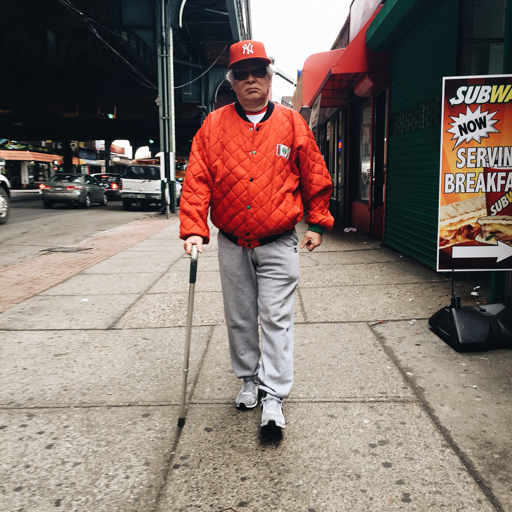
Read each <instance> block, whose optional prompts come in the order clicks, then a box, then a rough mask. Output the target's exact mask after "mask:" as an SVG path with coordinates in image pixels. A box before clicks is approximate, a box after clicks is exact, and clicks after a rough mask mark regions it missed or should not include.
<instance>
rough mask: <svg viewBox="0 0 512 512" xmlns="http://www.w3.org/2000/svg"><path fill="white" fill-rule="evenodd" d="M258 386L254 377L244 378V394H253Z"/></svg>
mask: <svg viewBox="0 0 512 512" xmlns="http://www.w3.org/2000/svg"><path fill="white" fill-rule="evenodd" d="M257 385H258V381H257V380H256V379H255V378H254V377H244V387H243V389H242V393H252V392H253V391H254V388H255V387H256V386H257Z"/></svg>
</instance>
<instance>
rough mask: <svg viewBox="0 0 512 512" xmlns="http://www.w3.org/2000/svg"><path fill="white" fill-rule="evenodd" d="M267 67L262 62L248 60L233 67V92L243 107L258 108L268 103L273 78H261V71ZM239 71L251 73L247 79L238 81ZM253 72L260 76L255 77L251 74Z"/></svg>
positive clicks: (265, 76)
mask: <svg viewBox="0 0 512 512" xmlns="http://www.w3.org/2000/svg"><path fill="white" fill-rule="evenodd" d="M265 66H266V65H265V62H263V61H261V60H257V59H248V60H244V61H242V62H240V63H238V64H236V65H235V66H234V67H233V72H234V74H235V81H234V84H233V90H234V91H235V94H236V97H237V99H238V101H239V102H240V104H241V105H242V107H245V108H251V107H257V106H259V105H260V104H261V105H263V104H264V103H265V102H266V100H267V98H268V93H269V91H270V85H271V84H272V78H270V77H268V76H267V75H266V74H265V75H264V76H263V77H261V74H262V73H261V69H262V68H265ZM237 71H240V72H249V75H248V76H247V77H246V78H243V79H241V80H237V79H236V75H237ZM253 71H254V73H255V74H256V75H258V76H256V77H255V76H253V75H252V73H251V72H253Z"/></svg>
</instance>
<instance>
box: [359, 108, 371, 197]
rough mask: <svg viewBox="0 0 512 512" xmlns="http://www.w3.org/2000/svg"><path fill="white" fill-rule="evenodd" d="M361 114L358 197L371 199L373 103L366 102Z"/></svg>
mask: <svg viewBox="0 0 512 512" xmlns="http://www.w3.org/2000/svg"><path fill="white" fill-rule="evenodd" d="M360 112H361V114H360V116H361V117H360V133H359V166H358V167H359V169H358V170H359V176H358V178H359V183H358V190H357V199H359V200H361V201H369V199H370V173H371V160H370V159H371V131H372V104H371V102H368V103H366V104H365V105H364V106H363V107H362V109H361V111H360Z"/></svg>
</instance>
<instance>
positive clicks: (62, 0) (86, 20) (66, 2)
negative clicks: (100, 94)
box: [59, 0, 158, 89]
mask: <svg viewBox="0 0 512 512" xmlns="http://www.w3.org/2000/svg"><path fill="white" fill-rule="evenodd" d="M59 2H60V3H61V4H62V5H63V6H64V7H66V8H67V9H68V10H70V11H71V12H73V13H74V14H75V16H77V17H79V18H80V19H81V21H82V22H83V23H85V24H86V25H87V26H88V27H89V29H90V30H91V32H92V33H93V34H94V35H95V36H96V37H97V38H98V39H99V40H100V41H101V42H102V43H103V44H104V45H105V46H106V47H107V48H108V49H109V50H110V51H111V52H112V54H113V57H114V59H115V60H116V61H117V62H118V63H119V64H120V65H121V67H123V68H124V70H125V71H126V73H128V74H129V75H130V76H131V77H132V78H133V79H134V80H135V81H137V82H138V83H139V84H141V85H143V86H144V87H148V88H150V89H158V87H157V86H156V85H155V84H153V83H152V82H151V81H150V80H149V79H148V78H147V77H145V76H144V75H143V74H142V73H141V72H140V71H139V70H138V69H137V68H135V66H133V65H132V64H131V62H129V61H128V60H127V59H125V58H124V57H123V56H122V55H121V54H120V53H119V52H118V51H117V50H116V49H115V48H114V47H113V46H111V45H110V44H109V43H108V42H107V41H106V40H105V39H104V38H103V37H102V35H101V34H100V33H99V32H98V31H97V30H96V28H95V27H94V26H93V25H92V23H95V24H97V25H98V26H100V27H102V28H104V29H105V30H108V31H109V32H112V33H114V34H115V32H113V31H112V30H110V29H107V28H106V27H103V26H102V25H100V24H99V23H97V22H96V21H94V20H93V19H92V18H89V17H88V16H86V15H85V14H84V13H83V12H81V11H80V10H79V9H78V8H77V7H76V6H75V5H73V4H72V3H71V2H70V0H59ZM116 35H118V36H119V37H122V36H120V35H119V34H116ZM124 65H127V66H128V67H129V69H126V67H124ZM133 73H135V75H134V74H133ZM140 79H142V81H141V80H140Z"/></svg>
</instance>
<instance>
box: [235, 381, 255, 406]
mask: <svg viewBox="0 0 512 512" xmlns="http://www.w3.org/2000/svg"><path fill="white" fill-rule="evenodd" d="M258 384H259V381H258V377H256V376H253V377H244V386H243V388H242V390H241V391H240V393H238V396H237V397H236V403H235V405H236V407H237V409H252V408H254V407H256V406H257V405H258V401H259V387H258Z"/></svg>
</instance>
